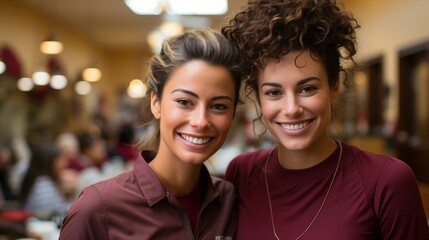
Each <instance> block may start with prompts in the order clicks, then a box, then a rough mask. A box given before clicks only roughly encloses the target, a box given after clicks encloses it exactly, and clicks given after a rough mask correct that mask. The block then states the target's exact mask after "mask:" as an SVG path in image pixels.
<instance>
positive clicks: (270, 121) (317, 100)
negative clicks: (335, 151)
mask: <svg viewBox="0 0 429 240" xmlns="http://www.w3.org/2000/svg"><path fill="white" fill-rule="evenodd" d="M258 90H259V99H260V103H261V108H262V115H263V119H264V121H265V124H266V125H267V128H268V130H269V131H270V132H271V133H272V134H273V136H275V137H276V139H277V140H278V141H279V143H280V145H281V146H280V147H283V148H285V150H292V151H293V150H298V151H299V150H306V149H309V150H310V151H318V150H320V149H323V147H324V146H326V145H328V144H330V143H331V140H330V139H329V136H328V132H327V129H328V125H329V123H330V120H331V106H332V105H333V104H334V102H335V100H336V98H337V96H338V87H337V86H336V87H334V88H330V87H329V85H328V77H327V73H326V70H325V68H324V66H323V65H322V64H321V63H320V62H318V61H316V60H314V59H313V58H312V56H311V55H310V52H309V51H304V52H301V51H294V52H291V53H289V54H287V55H285V56H283V58H282V59H281V60H280V62H276V61H272V62H270V63H269V64H268V65H267V66H266V68H265V69H264V70H261V71H260V73H259V76H258Z"/></svg>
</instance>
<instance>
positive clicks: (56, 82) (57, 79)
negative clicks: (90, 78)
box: [49, 74, 67, 90]
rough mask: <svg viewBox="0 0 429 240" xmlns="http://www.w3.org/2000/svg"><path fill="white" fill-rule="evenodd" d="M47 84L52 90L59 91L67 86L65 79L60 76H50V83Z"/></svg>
mask: <svg viewBox="0 0 429 240" xmlns="http://www.w3.org/2000/svg"><path fill="white" fill-rule="evenodd" d="M49 84H50V86H51V87H52V88H53V89H57V90H60V89H63V88H65V87H66V86H67V78H66V76H64V75H62V74H55V75H52V77H51V81H50V83H49Z"/></svg>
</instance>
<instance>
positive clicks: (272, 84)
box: [260, 76, 322, 88]
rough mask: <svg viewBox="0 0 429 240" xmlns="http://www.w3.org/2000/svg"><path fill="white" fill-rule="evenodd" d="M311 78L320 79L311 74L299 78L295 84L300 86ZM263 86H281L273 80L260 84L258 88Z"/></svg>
mask: <svg viewBox="0 0 429 240" xmlns="http://www.w3.org/2000/svg"><path fill="white" fill-rule="evenodd" d="M312 80H317V81H322V80H321V79H320V78H318V77H315V76H311V77H307V78H304V79H301V80H299V81H298V83H297V85H298V86H300V85H303V84H306V83H307V82H309V81H312ZM263 86H271V87H281V84H279V83H273V82H266V83H263V84H261V86H260V88H262V87H263Z"/></svg>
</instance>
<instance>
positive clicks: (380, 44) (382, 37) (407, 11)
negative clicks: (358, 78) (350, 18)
mask: <svg viewBox="0 0 429 240" xmlns="http://www.w3.org/2000/svg"><path fill="white" fill-rule="evenodd" d="M344 4H345V9H346V10H349V11H351V12H353V14H354V16H355V17H356V18H357V19H358V21H359V23H360V25H361V29H360V30H358V44H359V45H358V55H357V60H358V61H368V60H371V59H372V58H373V57H376V56H380V55H381V56H383V59H384V65H383V69H384V70H383V71H384V72H383V75H384V80H385V82H386V84H387V85H388V86H390V87H391V89H392V94H391V95H390V96H391V97H390V99H389V105H388V109H387V110H386V112H385V117H386V120H387V121H395V120H396V119H397V117H398V116H397V115H398V82H399V65H398V64H399V61H398V57H399V55H398V53H399V51H400V50H402V49H404V48H408V47H412V46H413V45H417V44H419V43H422V42H426V41H429V26H428V24H429V1H428V0H376V1H373V0H345V1H344Z"/></svg>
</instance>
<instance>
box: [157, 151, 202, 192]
mask: <svg viewBox="0 0 429 240" xmlns="http://www.w3.org/2000/svg"><path fill="white" fill-rule="evenodd" d="M172 159H173V158H171V157H163V156H160V154H158V155H157V156H156V157H155V158H154V159H153V160H152V161H151V162H150V163H149V166H150V167H151V168H152V169H153V171H154V172H155V173H156V175H158V177H159V179H160V180H161V182H162V184H164V186H165V187H166V188H167V190H168V191H169V192H170V193H171V194H173V195H174V196H185V195H188V194H189V193H191V192H192V190H193V189H194V187H196V186H197V185H198V181H199V180H200V170H201V165H193V164H187V163H183V162H181V161H180V160H179V159H174V160H172Z"/></svg>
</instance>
